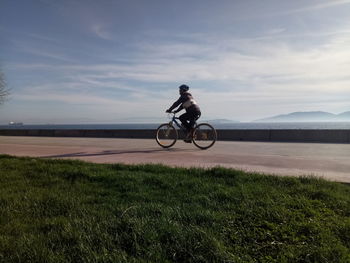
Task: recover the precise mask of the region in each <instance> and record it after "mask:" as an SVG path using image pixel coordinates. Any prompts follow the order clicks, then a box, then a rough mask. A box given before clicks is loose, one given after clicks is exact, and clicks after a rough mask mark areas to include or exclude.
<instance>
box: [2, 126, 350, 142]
mask: <svg viewBox="0 0 350 263" xmlns="http://www.w3.org/2000/svg"><path fill="white" fill-rule="evenodd" d="M155 133H156V131H155V130H33V129H7V130H6V129H4V130H0V135H1V136H43V137H90V138H134V139H152V138H155ZM217 133H218V140H221V141H263V142H324V143H350V130H301V129H298V130H297V129H295V130H217Z"/></svg>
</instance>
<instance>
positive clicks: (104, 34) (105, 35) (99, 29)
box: [91, 24, 112, 40]
mask: <svg viewBox="0 0 350 263" xmlns="http://www.w3.org/2000/svg"><path fill="white" fill-rule="evenodd" d="M91 31H92V32H93V33H94V34H95V35H96V36H98V37H99V38H102V39H105V40H111V39H112V34H111V33H110V32H108V31H107V30H106V26H103V25H101V24H94V25H92V26H91Z"/></svg>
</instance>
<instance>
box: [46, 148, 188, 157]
mask: <svg viewBox="0 0 350 263" xmlns="http://www.w3.org/2000/svg"><path fill="white" fill-rule="evenodd" d="M179 151H181V152H188V151H193V150H189V149H176V148H172V149H152V150H131V151H130V150H128V151H118V150H114V151H102V152H98V153H87V152H76V153H66V154H59V155H49V156H40V157H39V158H64V157H88V156H103V155H117V154H133V153H135V154H142V153H146V154H147V153H156V152H179Z"/></svg>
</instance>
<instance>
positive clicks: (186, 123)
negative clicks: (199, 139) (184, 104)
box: [179, 112, 191, 131]
mask: <svg viewBox="0 0 350 263" xmlns="http://www.w3.org/2000/svg"><path fill="white" fill-rule="evenodd" d="M179 119H180V121H181V123H182V125H183V126H184V127H185V128H186V130H187V131H189V130H190V129H191V126H190V123H189V120H190V119H191V115H190V114H189V113H188V112H186V113H184V114H182V115H181V116H180V117H179Z"/></svg>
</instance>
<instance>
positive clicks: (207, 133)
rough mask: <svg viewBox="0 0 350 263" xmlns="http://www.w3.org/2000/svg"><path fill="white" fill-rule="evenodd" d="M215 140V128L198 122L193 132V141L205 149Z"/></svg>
mask: <svg viewBox="0 0 350 263" xmlns="http://www.w3.org/2000/svg"><path fill="white" fill-rule="evenodd" d="M216 140H217V134H216V130H215V129H214V127H213V126H211V125H210V124H208V123H201V124H198V125H197V126H196V127H195V129H194V132H193V143H194V145H196V146H197V147H198V148H200V149H202V150H206V149H208V148H210V147H212V146H213V145H214V143H215V142H216Z"/></svg>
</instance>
